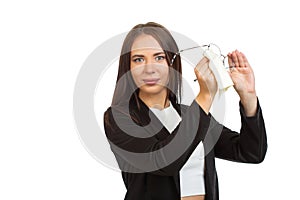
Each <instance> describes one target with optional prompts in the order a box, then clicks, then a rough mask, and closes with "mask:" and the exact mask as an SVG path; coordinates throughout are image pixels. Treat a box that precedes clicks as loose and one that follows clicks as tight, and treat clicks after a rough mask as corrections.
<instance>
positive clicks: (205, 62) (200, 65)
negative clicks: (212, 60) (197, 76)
mask: <svg viewBox="0 0 300 200" xmlns="http://www.w3.org/2000/svg"><path fill="white" fill-rule="evenodd" d="M208 62H209V60H208V59H207V58H205V59H201V60H200V61H199V63H198V64H197V66H196V67H195V68H196V69H197V70H198V71H199V72H200V73H201V74H204V73H205V71H206V70H207V68H208Z"/></svg>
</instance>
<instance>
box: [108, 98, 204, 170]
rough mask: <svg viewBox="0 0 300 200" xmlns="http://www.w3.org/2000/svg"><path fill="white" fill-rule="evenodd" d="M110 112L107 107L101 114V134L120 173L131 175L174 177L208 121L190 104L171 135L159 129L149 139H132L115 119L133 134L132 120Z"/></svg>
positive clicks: (200, 138)
mask: <svg viewBox="0 0 300 200" xmlns="http://www.w3.org/2000/svg"><path fill="white" fill-rule="evenodd" d="M112 109H113V108H111V107H110V108H109V109H108V110H107V111H106V112H105V113H104V130H105V134H106V137H107V139H108V142H109V144H110V148H111V150H112V152H113V153H114V155H115V157H116V160H117V162H118V165H119V167H120V169H121V171H124V172H132V173H145V172H147V173H151V174H156V175H161V176H173V175H175V174H177V173H178V172H179V170H180V169H181V168H182V166H183V165H184V164H185V163H186V161H187V160H188V158H189V157H190V155H191V154H192V152H193V151H194V149H195V148H196V147H197V145H198V144H199V143H200V141H201V140H202V139H203V138H204V137H205V134H206V132H207V130H208V124H209V121H210V116H209V115H207V114H206V113H205V112H204V111H203V110H202V108H201V107H200V106H199V105H198V104H197V103H196V101H193V102H192V104H191V105H190V106H188V107H187V109H186V112H185V114H182V116H181V117H182V120H181V122H180V123H179V125H178V126H177V127H176V129H175V130H174V131H173V132H172V133H171V134H170V133H169V132H168V131H167V130H166V129H165V128H162V129H161V130H160V131H159V132H158V133H157V134H154V135H153V136H150V137H134V136H132V135H130V134H128V133H126V132H125V131H123V129H122V128H121V127H120V125H118V124H117V123H116V120H115V116H117V117H120V118H122V119H121V120H122V125H121V126H124V127H125V128H126V130H132V131H134V130H133V129H134V127H130V126H131V124H132V119H131V118H130V117H128V115H125V114H122V112H118V110H115V111H114V112H117V114H115V115H113V113H112ZM199 117H200V119H199ZM197 118H198V120H197ZM127 122H128V123H127ZM128 126H129V127H128ZM141 134H144V133H141ZM141 136H142V135H141ZM176 141H177V142H176ZM180 149H181V150H180Z"/></svg>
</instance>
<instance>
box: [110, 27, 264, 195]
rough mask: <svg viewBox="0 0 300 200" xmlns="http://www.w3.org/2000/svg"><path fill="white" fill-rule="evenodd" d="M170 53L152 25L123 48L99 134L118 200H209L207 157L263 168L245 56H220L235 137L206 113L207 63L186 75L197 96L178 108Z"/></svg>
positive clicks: (169, 42) (167, 40) (175, 65)
mask: <svg viewBox="0 0 300 200" xmlns="http://www.w3.org/2000/svg"><path fill="white" fill-rule="evenodd" d="M177 52H178V47H177V45H176V42H175V40H174V39H173V37H172V36H171V34H170V32H169V31H168V30H167V29H166V28H164V27H163V26H161V25H159V24H157V23H153V22H150V23H147V24H139V25H137V26H135V27H133V29H132V30H131V31H130V32H129V33H128V35H127V36H126V38H125V40H124V43H123V47H122V51H121V56H120V61H119V71H118V77H117V85H116V88H115V92H114V97H113V101H112V105H111V107H110V108H108V109H107V111H106V112H105V114H104V126H105V133H106V136H107V138H108V141H109V143H110V146H111V150H112V151H113V153H114V155H115V157H116V160H117V162H118V165H119V167H120V169H121V171H122V178H123V180H124V184H125V186H126V189H127V193H126V196H125V199H126V200H127V199H128V200H150V199H151V200H160V199H161V200H166V199H168V200H169V199H170V200H176V199H181V200H203V199H205V200H216V199H219V195H218V180H217V174H216V169H215V160H214V159H215V157H217V158H221V159H226V160H231V161H236V162H245V163H260V162H262V161H263V160H264V157H265V154H266V149H267V139H266V132H265V126H264V121H263V116H262V112H261V108H260V106H259V102H258V98H257V96H256V92H255V85H254V74H253V71H252V69H251V66H250V65H249V63H248V61H247V59H246V57H245V55H244V54H243V53H241V52H238V51H233V52H232V53H229V54H228V62H229V66H235V67H234V68H232V70H231V72H230V75H231V78H232V81H233V82H234V88H235V90H236V91H237V93H238V95H239V97H240V113H241V121H242V127H241V130H240V134H239V133H237V132H234V131H232V130H230V129H228V128H226V127H224V126H222V125H221V124H219V123H218V122H217V121H216V120H215V119H214V118H213V116H212V115H211V114H210V113H209V110H210V107H211V105H212V102H213V99H214V96H215V94H216V92H217V83H216V80H215V77H214V75H213V73H212V71H211V70H210V68H209V66H208V63H209V61H208V59H207V58H205V57H204V58H203V59H201V60H200V61H199V63H198V64H197V66H196V67H195V70H194V71H195V75H196V77H197V80H198V83H199V85H200V91H199V93H198V95H197V96H196V98H195V100H194V101H193V102H192V104H191V105H190V106H185V105H181V104H180V98H181V84H182V77H181V74H182V73H181V60H180V59H181V58H180V56H179V55H178V56H176V58H175V60H174V61H172V58H173V57H174V55H175V54H176V53H177ZM171 61H172V63H171ZM212 143H213V144H215V145H214V146H213V147H211V144H212ZM201 152H202V154H203V152H205V157H204V159H201Z"/></svg>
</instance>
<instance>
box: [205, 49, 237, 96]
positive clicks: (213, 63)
mask: <svg viewBox="0 0 300 200" xmlns="http://www.w3.org/2000/svg"><path fill="white" fill-rule="evenodd" d="M203 55H204V56H205V57H207V58H208V59H209V68H210V69H211V71H212V72H213V73H214V75H215V78H216V81H217V84H218V88H219V91H220V92H225V91H226V90H227V89H228V88H229V87H230V86H233V82H232V80H231V77H230V75H229V74H228V72H227V70H226V69H225V67H224V65H223V62H222V60H221V58H220V56H219V55H217V54H216V53H214V52H213V51H212V50H210V49H207V50H205V51H204V53H203Z"/></svg>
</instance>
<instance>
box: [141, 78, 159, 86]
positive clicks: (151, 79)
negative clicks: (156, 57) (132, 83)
mask: <svg viewBox="0 0 300 200" xmlns="http://www.w3.org/2000/svg"><path fill="white" fill-rule="evenodd" d="M158 81H159V78H149V79H143V82H144V83H145V84H147V85H155V84H156V83H157V82H158Z"/></svg>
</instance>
